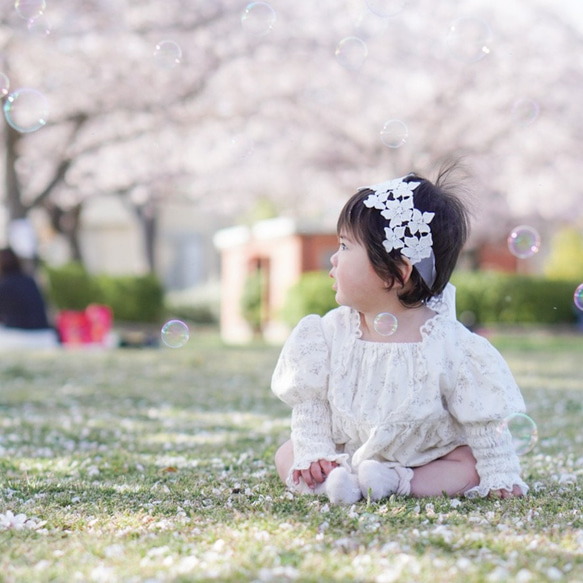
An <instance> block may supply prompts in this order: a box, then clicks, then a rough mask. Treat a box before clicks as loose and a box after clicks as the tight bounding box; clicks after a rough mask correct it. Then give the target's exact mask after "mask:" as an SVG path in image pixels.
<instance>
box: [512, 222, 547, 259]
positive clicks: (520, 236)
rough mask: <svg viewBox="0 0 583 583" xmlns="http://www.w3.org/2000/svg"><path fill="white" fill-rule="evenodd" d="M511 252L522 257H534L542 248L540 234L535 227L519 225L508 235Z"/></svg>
mask: <svg viewBox="0 0 583 583" xmlns="http://www.w3.org/2000/svg"><path fill="white" fill-rule="evenodd" d="M507 241H508V249H509V250H510V253H512V255H514V256H515V257H519V258H520V259H526V258H528V257H532V256H533V255H534V254H535V253H538V251H539V249H540V235H539V234H538V231H537V230H536V229H535V228H534V227H529V226H528V225H519V226H518V227H515V228H514V229H512V232H511V233H510V235H508V240H507Z"/></svg>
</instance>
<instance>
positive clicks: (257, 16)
mask: <svg viewBox="0 0 583 583" xmlns="http://www.w3.org/2000/svg"><path fill="white" fill-rule="evenodd" d="M276 19H277V15H276V13H275V10H274V9H273V7H272V6H271V4H268V3H267V2H251V4H248V5H247V7H246V8H245V10H243V14H242V15H241V24H242V26H243V29H244V30H245V32H247V33H248V34H250V35H251V36H265V35H266V34H269V33H270V32H271V31H272V30H273V27H274V26H275V21H276Z"/></svg>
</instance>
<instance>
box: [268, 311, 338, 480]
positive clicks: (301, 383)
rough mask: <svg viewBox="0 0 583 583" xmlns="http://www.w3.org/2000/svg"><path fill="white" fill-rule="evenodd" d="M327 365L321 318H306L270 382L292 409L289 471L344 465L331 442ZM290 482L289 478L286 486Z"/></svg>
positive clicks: (290, 342) (285, 346)
mask: <svg viewBox="0 0 583 583" xmlns="http://www.w3.org/2000/svg"><path fill="white" fill-rule="evenodd" d="M329 362H330V355H329V349H328V345H327V343H326V339H325V337H324V333H323V330H322V324H321V318H320V317H319V316H316V315H310V316H306V317H305V318H303V319H302V320H301V321H300V322H299V324H298V325H297V326H296V327H295V328H294V330H293V331H292V333H291V335H290V336H289V338H288V339H287V341H286V343H285V344H284V346H283V349H282V352H281V354H280V357H279V360H278V362H277V365H276V367H275V370H274V373H273V377H272V381H271V389H272V391H273V392H274V393H275V394H276V395H277V396H278V397H279V398H280V399H281V400H282V401H283V402H284V403H286V404H288V405H289V406H290V407H292V420H291V430H292V432H291V440H292V443H293V447H294V464H293V467H292V468H291V472H293V471H294V470H305V469H307V468H309V467H310V464H311V463H312V462H315V461H318V460H328V461H336V462H343V461H344V459H345V458H347V455H346V454H341V453H338V452H337V451H336V445H335V444H334V441H333V439H332V421H331V413H330V405H329V403H328V398H327V393H328V377H329V366H330V365H329ZM291 472H290V474H291ZM290 482H291V481H290V480H289V479H288V485H291V483H290Z"/></svg>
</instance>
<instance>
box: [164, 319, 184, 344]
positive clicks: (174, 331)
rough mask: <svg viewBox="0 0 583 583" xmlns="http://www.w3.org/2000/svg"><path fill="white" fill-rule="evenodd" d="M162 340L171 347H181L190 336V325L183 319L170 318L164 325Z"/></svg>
mask: <svg viewBox="0 0 583 583" xmlns="http://www.w3.org/2000/svg"><path fill="white" fill-rule="evenodd" d="M161 337H162V342H164V344H166V346H168V347H170V348H181V347H182V346H184V345H185V344H186V343H187V342H188V339H189V338H190V332H189V331H188V326H187V325H186V324H185V323H184V322H182V321H181V320H170V321H168V322H166V324H164V326H162V330H161Z"/></svg>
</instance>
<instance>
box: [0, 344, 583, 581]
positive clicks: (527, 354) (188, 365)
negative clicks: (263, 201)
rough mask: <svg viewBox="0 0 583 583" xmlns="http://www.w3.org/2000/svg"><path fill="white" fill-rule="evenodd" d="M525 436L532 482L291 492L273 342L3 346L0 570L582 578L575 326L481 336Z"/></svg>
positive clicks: (579, 347) (285, 577)
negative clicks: (428, 494) (280, 466)
mask: <svg viewBox="0 0 583 583" xmlns="http://www.w3.org/2000/svg"><path fill="white" fill-rule="evenodd" d="M492 340H493V342H494V343H495V344H496V345H497V346H499V348H500V349H501V350H502V352H503V354H504V356H505V357H506V358H507V360H508V362H509V364H510V366H511V368H512V370H513V371H514V373H515V375H516V377H517V380H518V381H519V384H520V385H521V386H522V387H523V390H524V394H525V398H526V400H527V403H528V410H529V414H530V415H531V416H532V417H533V418H534V419H535V420H536V421H537V424H538V428H539V435H540V439H539V443H538V445H537V447H536V448H535V450H534V451H533V452H531V453H530V454H528V455H526V456H524V457H523V458H522V462H523V467H524V475H525V478H526V480H527V481H528V482H529V484H530V485H531V494H530V495H529V496H527V497H525V498H523V499H515V500H509V501H495V500H465V499H463V498H461V499H459V500H455V501H453V502H452V501H450V500H448V499H445V498H433V499H424V500H414V499H403V498H391V499H389V500H385V501H382V502H380V503H375V504H367V503H366V502H361V503H359V504H357V505H355V506H353V507H341V506H336V507H335V506H331V505H329V504H328V503H327V501H326V499H325V498H319V497H306V496H303V497H302V496H294V495H292V494H290V493H289V492H287V491H286V490H285V488H284V487H283V486H282V485H281V484H280V483H279V481H278V479H277V478H276V475H275V471H274V468H273V463H272V458H273V454H274V452H275V449H276V447H277V445H278V444H279V443H281V442H282V441H283V440H284V439H285V438H287V436H288V431H289V410H288V408H287V407H286V406H285V405H283V404H282V403H280V402H279V401H278V400H277V399H276V398H275V397H273V396H272V395H271V392H270V390H269V380H270V376H271V372H272V369H273V366H274V364H275V360H276V358H277V355H278V349H277V348H272V347H264V346H257V345H256V346H253V347H247V348H224V347H221V346H220V344H219V343H217V342H216V340H215V339H210V340H209V341H207V339H206V337H201V338H194V339H193V341H191V342H190V343H189V344H188V345H187V346H186V347H184V348H182V349H178V350H171V349H159V350H156V349H144V350H117V351H103V352H100V351H63V352H61V353H58V354H55V353H51V354H48V353H46V354H42V353H32V354H23V353H21V354H2V355H0V514H6V512H7V511H10V512H12V513H14V514H19V513H22V514H25V515H26V517H27V519H29V522H28V523H27V526H28V527H30V528H28V527H25V528H22V529H15V528H3V527H2V526H0V565H1V569H0V581H6V582H18V583H20V582H29V581H30V582H33V581H34V582H43V581H66V582H71V581H73V582H74V581H80V582H93V581H95V582H99V583H101V582H108V581H111V582H118V581H123V582H128V583H129V582H149V583H154V582H162V581H164V582H166V581H172V582H187V581H292V580H296V581H313V582H316V581H318V582H319V581H371V582H373V581H374V582H379V583H383V582H393V581H419V582H429V581H430V582H431V583H435V582H440V581H443V582H448V583H449V582H452V581H454V582H455V581H459V582H462V581H463V582H468V581H484V582H493V581H518V582H528V581H583V517H582V512H583V499H582V496H581V480H582V478H581V476H582V474H583V432H581V425H582V422H583V405H582V402H583V399H582V397H583V383H582V381H581V370H582V367H581V358H582V356H583V340H582V339H581V338H580V337H573V336H571V337H567V336H564V335H548V334H547V335H542V336H536V335H533V334H528V335H526V336H521V335H520V334H517V333H515V334H514V335H513V336H511V335H503V336H500V335H494V336H493V337H492Z"/></svg>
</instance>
